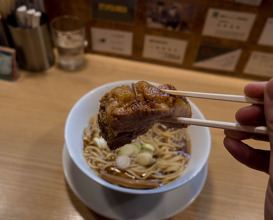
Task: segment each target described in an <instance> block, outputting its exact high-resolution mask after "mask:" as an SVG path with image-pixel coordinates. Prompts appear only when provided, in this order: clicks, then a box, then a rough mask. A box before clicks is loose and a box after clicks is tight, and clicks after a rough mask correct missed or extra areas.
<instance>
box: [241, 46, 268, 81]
mask: <svg viewBox="0 0 273 220" xmlns="http://www.w3.org/2000/svg"><path fill="white" fill-rule="evenodd" d="M244 73H247V74H251V75H256V76H269V77H273V54H272V53H264V52H257V51H253V52H252V53H251V55H250V58H249V59H248V62H247V64H246V66H245V69H244Z"/></svg>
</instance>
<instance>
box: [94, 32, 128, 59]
mask: <svg viewBox="0 0 273 220" xmlns="http://www.w3.org/2000/svg"><path fill="white" fill-rule="evenodd" d="M91 35H92V47H93V50H95V51H100V52H110V53H115V54H122V55H132V43H133V34H132V33H131V32H128V31H117V30H109V29H104V28H91Z"/></svg>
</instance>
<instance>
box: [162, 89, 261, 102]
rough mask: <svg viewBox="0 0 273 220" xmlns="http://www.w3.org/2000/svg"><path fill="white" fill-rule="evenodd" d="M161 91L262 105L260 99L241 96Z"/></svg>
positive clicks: (170, 92)
mask: <svg viewBox="0 0 273 220" xmlns="http://www.w3.org/2000/svg"><path fill="white" fill-rule="evenodd" d="M161 91H163V92H166V93H168V94H171V95H181V96H185V97H192V98H202V99H213V100H221V101H230V102H244V103H252V104H260V105H262V104H263V103H264V102H263V100H261V99H255V98H250V97H247V96H241V95H226V94H216V93H203V92H189V91H178V90H166V89H161Z"/></svg>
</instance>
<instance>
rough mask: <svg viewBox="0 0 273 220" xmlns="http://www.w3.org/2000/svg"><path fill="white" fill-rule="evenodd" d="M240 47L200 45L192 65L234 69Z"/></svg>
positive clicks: (240, 51) (224, 69) (216, 68)
mask: <svg viewBox="0 0 273 220" xmlns="http://www.w3.org/2000/svg"><path fill="white" fill-rule="evenodd" d="M241 53H242V49H238V48H227V47H219V46H215V45H201V46H200V47H199V50H198V55H197V57H196V60H195V63H194V66H195V67H202V68H205V69H214V70H223V71H234V70H235V67H236V64H237V62H238V60H239V58H240V55H241Z"/></svg>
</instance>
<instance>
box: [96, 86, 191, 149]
mask: <svg viewBox="0 0 273 220" xmlns="http://www.w3.org/2000/svg"><path fill="white" fill-rule="evenodd" d="M160 89H173V90H174V89H175V88H174V86H172V85H168V84H165V85H161V86H159V87H158V88H157V87H155V86H153V85H151V84H149V83H147V82H145V81H139V82H137V83H135V84H132V86H131V87H130V86H128V85H122V86H119V87H116V88H114V89H112V90H111V91H110V92H108V93H106V94H105V95H104V96H103V97H102V98H101V100H100V109H99V114H98V122H99V126H100V129H101V134H102V137H103V138H104V139H105V140H106V141H107V144H108V146H109V148H110V149H115V148H118V147H120V146H123V145H124V144H126V143H129V142H131V141H132V140H133V139H135V138H136V137H137V136H139V135H142V134H144V133H146V132H147V131H148V130H149V128H150V127H151V126H152V125H153V124H154V123H156V122H158V121H159V120H160V119H162V118H167V117H172V116H181V117H191V114H192V113H191V107H190V104H189V102H188V101H187V99H186V98H185V97H181V96H173V95H169V94H167V93H165V92H162V91H161V90H160ZM166 125H167V126H171V127H173V126H175V127H177V126H178V127H185V125H177V124H176V125H175V124H166Z"/></svg>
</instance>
